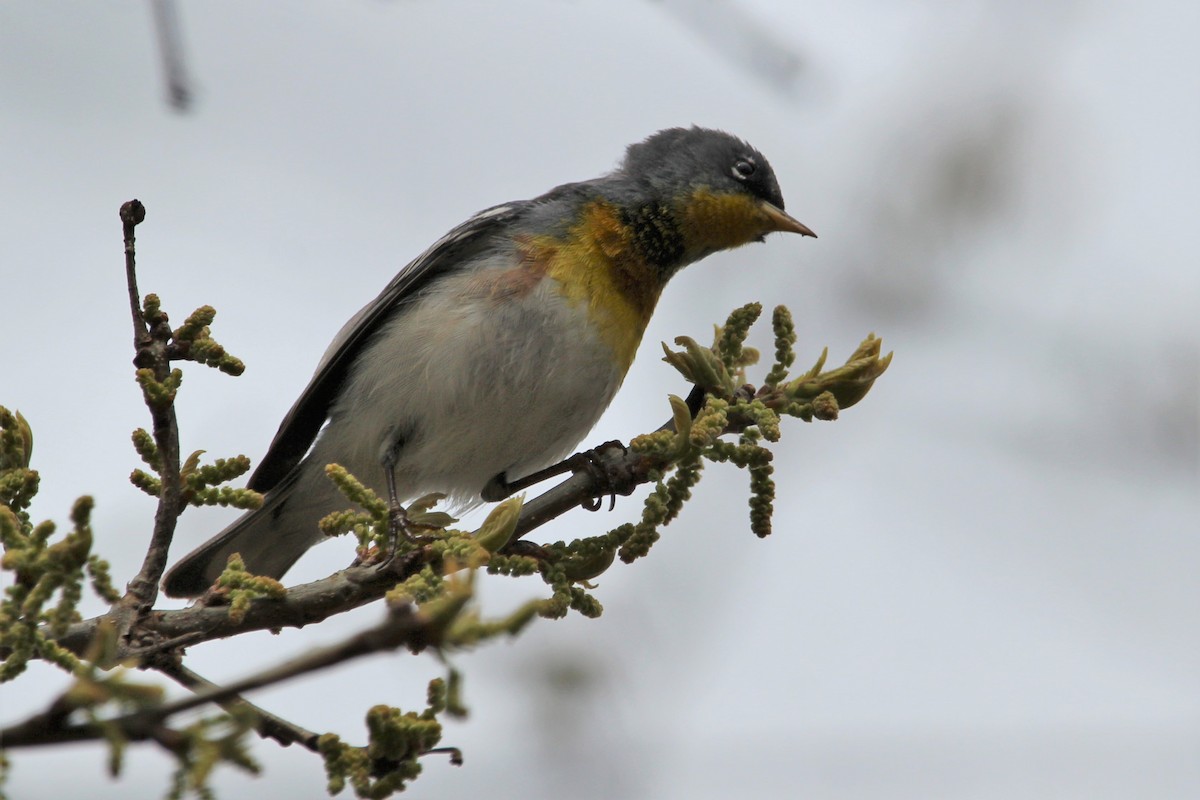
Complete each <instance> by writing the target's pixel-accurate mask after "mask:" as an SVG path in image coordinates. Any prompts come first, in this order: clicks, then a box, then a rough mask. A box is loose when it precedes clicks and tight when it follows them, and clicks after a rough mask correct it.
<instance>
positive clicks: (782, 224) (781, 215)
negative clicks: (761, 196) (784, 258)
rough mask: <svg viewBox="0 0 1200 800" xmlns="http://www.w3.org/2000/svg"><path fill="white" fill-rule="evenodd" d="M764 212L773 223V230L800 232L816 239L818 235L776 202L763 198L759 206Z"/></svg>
mask: <svg viewBox="0 0 1200 800" xmlns="http://www.w3.org/2000/svg"><path fill="white" fill-rule="evenodd" d="M759 207H760V208H762V210H763V213H764V214H766V215H767V219H768V220H769V221H770V223H771V231H779V232H781V233H798V234H800V235H801V236H811V237H813V238H814V239H815V238H817V235H816V234H815V233H813V232H812V231H811V230H810V229H809V227H808V226H807V225H805V224H804V223H803V222H801V221H800V220H798V219H796V218H795V217H793V216H792V215H790V214H787V213H785V212H784V210H783V209H782V208H780V207H779V206H777V205H775V204H774V203H768V202H767V201H766V200H763V201H762V203H761V204H760V206H759Z"/></svg>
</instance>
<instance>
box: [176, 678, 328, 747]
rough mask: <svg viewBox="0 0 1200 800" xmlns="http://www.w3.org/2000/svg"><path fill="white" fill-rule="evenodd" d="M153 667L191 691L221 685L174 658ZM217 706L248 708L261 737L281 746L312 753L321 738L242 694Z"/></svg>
mask: <svg viewBox="0 0 1200 800" xmlns="http://www.w3.org/2000/svg"><path fill="white" fill-rule="evenodd" d="M154 669H156V670H158V671H159V672H161V673H162V674H164V675H166V676H167V677H168V678H171V679H172V680H174V681H175V682H176V683H178V684H180V685H181V686H184V687H187V688H188V689H191V690H192V691H193V692H209V693H211V694H216V693H217V692H218V691H219V690H220V688H221V687H220V686H218V685H217V684H215V683H213V682H212V681H209V680H206V679H205V678H203V677H201V676H200V675H197V674H196V673H195V672H193V671H192V670H190V669H188V668H187V667H185V666H183V664H181V663H179V661H177V660H175V659H163V663H157V664H154ZM219 705H220V706H221V708H223V709H225V710H226V711H229V712H231V713H232V711H233V710H234V708H236V707H241V708H247V709H249V710H250V711H252V712H254V715H255V716H256V717H257V718H258V721H257V722H256V723H255V725H254V729H255V730H256V731H257V732H258V735H259V736H261V737H262V738H264V739H274V740H275V741H276V742H278V743H279V744H281V745H283V746H284V747H288V746H290V745H292V744H299V745H300V746H302V747H304V748H305V749H307V750H311V751H313V752H314V753H315V752H317V739H318V738H320V734H318V733H314V732H313V731H310V730H308V729H307V728H302V727H300V726H299V725H297V724H295V723H294V722H288V721H287V720H285V719H283V718H282V717H277V716H276V715H274V714H272V713H271V712H270V711H267V710H265V709H263V708H261V707H259V706H256V705H254V704H253V703H251V702H250V701H248V700H246V699H245V698H244V697H240V696H236V695H235V696H233V697H230V698H228V699H226V700H222V701H220V703H219Z"/></svg>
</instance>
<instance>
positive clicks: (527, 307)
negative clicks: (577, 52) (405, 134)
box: [163, 126, 816, 597]
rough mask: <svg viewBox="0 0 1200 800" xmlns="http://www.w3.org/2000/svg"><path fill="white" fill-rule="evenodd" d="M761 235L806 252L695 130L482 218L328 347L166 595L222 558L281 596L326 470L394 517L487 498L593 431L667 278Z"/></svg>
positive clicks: (737, 158)
mask: <svg viewBox="0 0 1200 800" xmlns="http://www.w3.org/2000/svg"><path fill="white" fill-rule="evenodd" d="M775 232H786V233H796V234H800V235H802V236H812V237H814V238H815V236H816V234H814V233H813V232H812V230H810V229H809V228H808V227H807V226H805V225H804V224H802V223H801V222H799V221H797V220H796V219H795V218H794V217H792V216H791V215H789V214H788V213H787V212H785V211H784V202H783V196H782V194H781V192H780V189H779V183H778V181H777V180H776V177H775V173H774V171H773V170H772V169H771V166H770V164H769V163H768V162H767V159H766V158H765V157H764V156H763V155H762V153H760V152H759V151H758V150H756V149H755V148H753V147H751V146H750V145H749V144H747V143H746V142H744V141H743V140H741V139H739V138H738V137H736V136H734V135H732V134H729V133H726V132H724V131H719V130H714V129H710V128H702V127H697V126H692V127H677V128H668V129H665V130H661V131H658V132H657V133H654V134H652V135H651V136H649V137H647V138H646V139H644V140H642V141H640V142H637V143H635V144H632V145H629V146H628V147H627V148H626V151H625V156H624V159H623V160H622V161H621V162H620V163H619V165H618V166H617V167H616V169H614V170H612V171H611V172H609V173H607V174H605V175H602V176H601V177H598V178H594V179H591V180H585V181H580V182H575V183H565V184H563V185H560V186H557V187H556V188H553V189H551V190H550V191H548V192H546V193H545V194H542V195H540V196H538V197H535V198H533V199H531V200H522V201H516V202H509V203H504V204H501V205H497V206H493V207H491V208H487V209H485V210H483V211H480V212H479V213H477V214H475V215H474V216H472V217H471V218H469V219H468V220H466V221H465V222H463V223H462V224H460V225H458V226H457V227H455V228H454V229H452V230H451V231H450V232H449V233H447V234H446V235H444V236H443V237H442V238H441V239H439V240H437V241H436V242H434V244H433V245H431V246H430V247H429V248H428V249H427V250H426V251H425V252H423V253H422V254H421V255H419V256H417V257H416V258H415V259H414V260H413V261H411V262H409V264H408V265H407V266H405V267H404V268H403V269H401V270H400V271H399V273H397V274H396V276H395V277H394V278H393V279H392V280H391V282H390V283H388V284H387V286H386V287H385V288H384V289H383V291H382V292H381V293H380V294H379V296H378V297H376V298H375V299H374V300H372V301H371V302H370V303H368V304H367V305H366V306H365V307H363V308H362V310H360V311H359V312H358V313H357V314H355V315H354V316H353V317H351V319H350V320H349V321H348V322H347V323H346V324H345V325H344V326H343V327H342V329H341V330H340V332H339V333H338V334H337V336H336V337H335V338H334V340H333V342H332V343H331V344H330V345H329V348H328V349H327V350H326V352H325V354H324V356H323V357H322V358H321V360H320V362H319V364H318V366H317V368H316V372H315V374H314V375H313V377H312V379H311V380H310V381H309V383H308V385H307V386H306V387H305V389H304V390H303V392H302V393H301V394H300V397H299V399H297V400H296V402H295V404H294V405H293V406H292V408H291V410H290V411H288V413H287V415H286V416H285V417H284V419H283V422H282V423H281V424H280V426H279V430H278V432H277V433H276V435H275V438H274V440H273V441H272V442H271V445H270V447H269V448H268V450H267V453H266V455H265V456H264V457H263V459H262V461H261V462H260V463H259V465H258V467H257V468H256V469H255V471H254V472H253V473H252V475H251V477H250V479H249V481H248V483H247V485H248V487H249V488H250V489H253V490H255V491H258V492H261V493H263V495H264V497H263V503H262V506H261V507H260V508H258V509H255V510H252V511H248V512H246V513H244V514H243V515H242V516H241V517H239V518H238V519H237V520H235V521H234V522H233V523H232V524H230V525H229V526H228V527H227V528H225V529H224V530H222V531H221V532H220V533H218V534H217V535H216V536H214V537H213V538H212V539H210V540H209V541H207V542H205V543H204V544H202V545H201V546H200V547H199V548H197V549H196V550H194V551H193V552H191V553H189V554H188V555H186V556H185V557H184V558H183V559H181V560H180V561H179V563H178V564H176V565H175V566H174V567H173V568H172V569H171V570H170V571H169V572H168V573H167V574H166V576H165V578H164V580H163V590H164V591H165V593H166V594H167V595H168V596H172V597H193V596H197V595H200V594H203V593H204V592H205V591H206V590H207V589H208V588H209V587H210V586H211V585H212V584H213V583H214V581H215V580H216V578H217V577H218V576H219V575H220V573H221V572H222V571H223V570H224V568H225V564H226V561H227V559H228V557H229V556H230V555H231V554H233V553H240V555H241V557H242V560H243V562H244V564H245V566H246V569H248V570H249V571H250V572H252V573H254V574H258V575H266V576H269V577H272V578H281V577H283V575H284V573H286V572H287V570H288V569H289V568H290V567H291V566H292V565H293V564H294V563H295V562H296V561H297V560H298V559H299V558H300V556H301V555H303V554H304V553H305V551H307V550H308V549H309V548H310V547H312V546H313V545H315V544H317V543H318V542H320V541H322V540H323V539H324V538H325V537H324V535H323V534H322V533H321V531H320V530H319V529H318V526H317V522H318V521H319V520H320V519H321V518H322V517H323V516H325V515H327V514H329V513H331V512H333V511H337V510H339V509H342V508H345V507H346V506H348V505H349V503H348V501H346V500H345V499H344V498H343V497H342V496H341V495H340V493H339V492H338V490H337V489H336V487H335V486H334V485H333V483H332V482H331V481H330V480H329V478H328V477H327V475H326V473H325V467H326V465H328V464H333V463H336V464H340V465H341V466H343V467H345V468H346V469H347V470H349V471H350V473H351V474H353V475H355V476H356V477H357V478H358V479H359V480H361V481H362V482H363V483H365V484H366V485H368V486H370V487H371V488H372V489H374V490H376V491H377V492H380V493H382V492H383V491H385V490H386V489H387V488H388V487H389V482H391V484H392V488H394V490H395V495H396V496H398V497H407V498H412V497H417V496H420V495H423V494H426V493H429V492H435V491H436V492H441V493H444V494H445V495H447V497H448V498H450V501H451V502H455V503H458V504H460V505H471V504H475V503H479V502H481V501H482V499H498V498H500V497H503V496H504V495H505V493H506V489H507V488H508V487H511V486H513V485H514V483H515V482H516V481H518V480H519V479H520V478H521V477H523V476H527V475H530V474H531V473H534V472H537V471H539V470H541V469H543V468H545V467H547V465H550V464H554V463H555V462H556V461H559V460H560V459H563V458H564V457H565V456H567V455H568V454H569V453H570V452H571V451H572V449H573V448H575V447H576V446H577V445H578V444H579V443H580V442H581V441H582V440H583V438H584V437H585V436H586V435H587V434H588V432H589V431H590V430H591V429H592V427H593V426H594V425H595V424H596V422H597V421H598V420H599V418H600V415H601V413H602V412H603V411H604V410H605V409H606V408H607V407H608V405H609V403H610V401H611V400H612V399H613V396H614V395H615V394H616V392H617V390H618V388H619V387H620V386H621V383H622V381H623V380H624V378H625V374H626V372H627V371H628V369H629V367H630V365H631V364H632V363H633V360H634V355H635V353H636V352H637V349H638V345H639V344H640V343H641V339H642V335H643V333H644V332H645V330H646V326H647V324H648V323H649V321H650V317H651V314H652V313H653V311H654V309H655V306H656V304H657V303H658V300H659V296H660V294H661V293H662V291H663V288H664V287H665V286H666V284H667V282H668V281H669V280H670V278H671V277H672V276H673V275H675V274H676V273H677V272H678V271H679V270H680V269H682V268H683V267H684V266H687V265H688V264H691V263H694V262H696V261H699V260H700V259H702V258H704V257H706V256H708V255H710V254H712V253H715V252H717V251H721V250H727V249H731V248H735V247H739V246H741V245H745V244H749V243H751V242H762V241H763V240H764V239H765V237H766V236H767V234H769V233H775Z"/></svg>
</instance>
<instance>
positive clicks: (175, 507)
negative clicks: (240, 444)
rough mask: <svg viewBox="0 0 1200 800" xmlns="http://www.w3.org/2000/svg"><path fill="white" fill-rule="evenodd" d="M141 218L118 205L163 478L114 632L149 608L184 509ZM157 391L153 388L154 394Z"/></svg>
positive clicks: (163, 322) (162, 322)
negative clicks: (146, 280)
mask: <svg viewBox="0 0 1200 800" xmlns="http://www.w3.org/2000/svg"><path fill="white" fill-rule="evenodd" d="M145 218H146V207H145V206H143V205H142V204H141V202H139V201H137V200H130V201H129V202H128V203H125V204H124V205H122V206H121V222H122V225H123V228H124V235H125V281H126V284H127V285H128V289H129V309H130V313H131V315H132V317H133V344H134V347H135V349H136V355H135V356H134V359H133V363H134V366H135V367H137V368H138V382H139V383H140V384H141V385H142V393H143V396H144V397H145V400H146V405H147V407H148V408H149V409H150V415H151V419H152V420H153V426H154V431H153V433H154V443H155V445H156V446H157V448H158V472H159V477H160V478H161V481H162V491H161V493H160V495H159V500H158V507H157V508H156V509H155V512H154V531H153V533H152V534H151V537H150V546H149V548H148V549H147V551H146V557H145V559H144V560H143V562H142V568H141V570H140V571H139V572H138V574H137V575H136V576H135V577H134V578H133V580H131V581H130V582H129V584H128V586H127V587H126V592H125V596H124V597H123V598H122V599H121V601H120V603H119V604H118V606H117V607H114V608H113V611H112V613H113V615H114V616H116V617H119V619H117V620H114V621H116V622H118V631H119V632H121V633H122V634H124V633H126V632H127V631H128V630H129V628H130V626H131V625H132V618H133V616H134V615H135V614H136V613H137V612H138V611H140V610H141V609H148V608H150V607H152V606H153V605H154V601H155V600H156V599H157V598H158V582H159V580H160V579H161V578H162V574H163V571H164V570H166V568H167V554H168V550H169V548H170V546H171V540H172V538H174V536H175V522H176V520H177V519H178V518H179V514H180V512H182V511H183V506H184V502H183V490H182V486H181V485H180V481H179V426H178V423H177V422H176V419H175V407H174V398H175V394H174V390H173V389H172V388H171V386H172V377H173V376H172V374H171V361H170V354H169V353H168V346H169V344H170V342H171V338H172V331H171V327H170V325H169V324H168V320H167V315H166V314H165V313H163V311H162V310H161V309H160V308H159V306H158V298H157V297H155V296H154V295H150V296H148V297H147V298H146V301H145V305H144V307H143V304H142V300H141V295H140V294H139V293H138V286H137V266H136V254H135V248H134V228H135V227H136V226H137V225H138V224H140V223H141V222H142V221H143V220H144V219H145ZM156 392H157V393H156Z"/></svg>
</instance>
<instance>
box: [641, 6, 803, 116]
mask: <svg viewBox="0 0 1200 800" xmlns="http://www.w3.org/2000/svg"><path fill="white" fill-rule="evenodd" d="M659 2H660V4H661V5H662V7H663V8H664V9H665V10H666V11H667V12H669V13H670V14H671V16H673V17H675V18H676V19H677V20H678V21H679V22H681V23H683V25H684V26H686V27H687V28H689V29H690V30H691V31H692V32H693V33H695V34H696V35H698V36H699V37H700V38H701V39H702V40H703V41H704V43H705V44H707V45H708V46H709V47H711V48H713V49H714V50H716V51H717V52H719V53H720V54H721V55H722V56H724V57H725V58H727V59H728V60H729V61H730V62H731V63H733V64H735V65H737V66H738V67H739V68H741V69H744V70H746V71H747V72H749V73H750V74H751V75H753V76H754V77H755V78H757V79H759V80H761V81H763V82H764V83H766V84H767V85H768V86H769V87H771V89H773V90H775V91H777V92H779V93H780V94H788V95H790V94H792V93H794V91H795V90H796V88H797V85H798V83H799V80H800V73H801V71H802V70H803V68H804V60H803V59H802V58H801V57H800V55H799V54H798V53H797V52H795V51H794V50H793V49H792V48H791V47H790V46H789V45H788V44H787V43H786V42H784V41H783V40H782V39H780V38H778V37H776V36H775V35H774V34H773V33H772V32H771V31H770V29H769V28H767V27H766V26H764V25H763V24H762V23H760V22H759V21H758V20H756V19H754V18H753V17H752V16H750V15H749V14H748V13H746V11H744V10H743V9H742V8H740V7H739V4H738V3H736V2H731V0H659Z"/></svg>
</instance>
